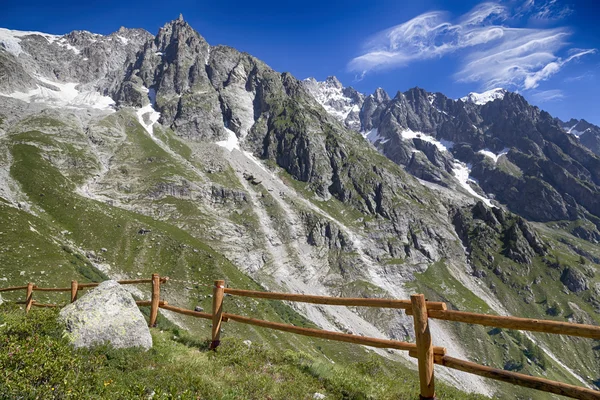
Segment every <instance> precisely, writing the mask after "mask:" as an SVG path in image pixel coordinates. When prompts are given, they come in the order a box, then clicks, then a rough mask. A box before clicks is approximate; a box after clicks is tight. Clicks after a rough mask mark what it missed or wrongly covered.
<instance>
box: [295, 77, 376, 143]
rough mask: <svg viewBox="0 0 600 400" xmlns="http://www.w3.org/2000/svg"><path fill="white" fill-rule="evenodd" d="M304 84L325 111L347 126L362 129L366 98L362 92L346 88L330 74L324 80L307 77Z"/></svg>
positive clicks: (357, 129)
mask: <svg viewBox="0 0 600 400" xmlns="http://www.w3.org/2000/svg"><path fill="white" fill-rule="evenodd" d="M303 84H304V87H305V88H306V89H307V90H308V92H309V93H310V94H311V95H312V96H313V97H314V98H315V100H316V101H317V102H318V103H319V104H321V105H322V106H323V108H324V109H325V111H327V112H328V113H329V114H330V115H332V116H333V117H335V118H336V119H337V120H338V121H340V122H342V123H343V124H345V125H346V127H348V128H350V129H353V130H356V131H359V130H360V117H359V113H360V109H361V107H362V104H363V101H364V99H365V96H364V95H363V94H362V93H359V92H357V91H356V90H354V89H353V88H351V87H347V88H345V87H344V86H343V85H342V83H341V82H340V81H339V80H338V79H337V78H336V77H335V76H330V77H328V78H327V79H326V80H324V81H322V82H319V81H317V80H316V79H315V78H307V79H305V80H304V81H303Z"/></svg>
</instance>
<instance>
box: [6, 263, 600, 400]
mask: <svg viewBox="0 0 600 400" xmlns="http://www.w3.org/2000/svg"><path fill="white" fill-rule="evenodd" d="M168 281H169V278H168V277H160V276H159V275H158V274H152V279H131V280H121V281H118V282H119V283H120V284H123V285H127V284H142V283H151V284H152V296H151V300H138V301H136V304H137V305H138V306H139V307H146V306H150V318H149V320H150V321H149V326H151V327H153V326H156V319H157V316H158V309H159V308H160V309H163V310H166V311H170V312H174V313H178V314H182V315H187V316H191V317H195V318H203V319H209V320H212V328H211V330H212V342H211V346H210V348H211V349H215V348H216V347H218V346H219V343H220V335H221V323H222V322H228V321H233V322H238V323H242V324H248V325H253V326H259V327H263V328H267V329H274V330H278V331H284V332H289V333H294V334H298V335H303V336H310V337H317V338H322V339H328V340H335V341H340V342H347V343H354V344H359V345H364V346H370V347H377V348H389V349H396V350H402V351H408V355H409V356H410V357H414V358H416V359H417V361H418V367H419V382H420V393H421V396H420V398H421V399H433V398H435V380H434V364H437V365H441V366H444V367H446V368H451V369H455V370H459V371H463V372H466V373H469V374H474V375H479V376H482V377H486V378H490V379H494V380H498V381H502V382H507V383H510V384H513V385H518V386H523V387H527V388H532V389H537V390H541V391H544V392H549V393H553V394H557V395H562V396H567V397H572V398H576V399H586V400H587V399H595V400H600V391H597V390H593V389H588V388H584V387H579V386H574V385H570V384H566V383H561V382H556V381H551V380H548V379H544V378H538V377H533V376H529V375H525V374H520V373H517V372H511V371H506V370H502V369H496V368H492V367H488V366H485V365H480V364H476V363H473V362H470V361H466V360H460V359H457V358H453V357H450V356H449V355H446V348H444V347H438V346H433V341H432V335H431V331H430V329H429V319H431V318H433V319H439V320H445V321H455V322H461V323H468V324H477V325H483V326H492V327H497V328H506V329H517V330H525V331H532V332H545V333H553V334H561V335H569V336H578V337H584V338H590V339H596V340H600V327H599V326H595V325H584V324H572V323H569V322H560V321H550V320H542V319H530V318H518V317H511V316H499V315H488V314H477V313H471V312H464V311H456V310H448V309H447V306H446V303H444V302H434V301H426V300H425V297H424V296H423V295H422V294H420V295H412V296H411V299H410V300H398V299H381V298H347V297H330V296H317V295H305V294H295V293H276V292H261V291H256V290H243V289H233V288H227V287H225V281H223V280H218V281H215V282H214V287H213V295H212V298H213V304H212V313H206V312H201V311H194V310H188V309H185V308H180V307H176V306H173V305H171V304H169V303H168V302H166V301H164V300H161V299H160V287H161V284H164V283H167V282H168ZM98 285H99V283H78V282H77V281H72V282H71V287H70V288H43V287H37V286H36V285H34V284H33V283H29V284H28V285H26V286H13V287H7V288H0V292H10V291H19V290H25V291H26V300H25V301H17V302H16V303H17V304H24V305H25V309H26V312H29V310H30V309H31V307H63V305H60V304H43V303H38V302H37V301H35V300H33V292H71V302H74V301H76V300H77V294H78V292H79V291H81V290H82V289H87V288H94V287H96V286H98ZM225 294H228V295H233V296H243V297H250V298H257V299H271V300H284V301H292V302H302V303H310V304H324V305H333V306H347V307H378V308H388V309H403V310H405V312H406V314H407V315H412V316H413V323H414V327H415V335H416V343H408V342H402V341H397V340H389V339H380V338H373V337H365V336H360V335H353V334H348V333H340V332H333V331H326V330H322V329H315V328H304V327H299V326H295V325H290V324H284V323H279V322H272V321H265V320H261V319H256V318H251V317H246V316H242V315H236V314H230V313H226V312H224V311H223V298H224V295H225Z"/></svg>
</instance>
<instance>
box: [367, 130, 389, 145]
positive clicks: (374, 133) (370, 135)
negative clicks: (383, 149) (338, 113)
mask: <svg viewBox="0 0 600 400" xmlns="http://www.w3.org/2000/svg"><path fill="white" fill-rule="evenodd" d="M362 135H363V136H364V137H365V139H367V140H368V141H369V142H371V143H373V144H375V143H376V142H377V141H380V142H379V144H384V143H386V142H388V141H389V139H385V138H384V137H382V136H379V131H378V130H377V128H374V129H371V130H370V131H369V132H362Z"/></svg>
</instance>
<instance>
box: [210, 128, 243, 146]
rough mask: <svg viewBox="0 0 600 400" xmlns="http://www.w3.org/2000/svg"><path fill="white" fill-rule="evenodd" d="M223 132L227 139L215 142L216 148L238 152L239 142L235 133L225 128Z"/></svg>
mask: <svg viewBox="0 0 600 400" xmlns="http://www.w3.org/2000/svg"><path fill="white" fill-rule="evenodd" d="M225 132H226V133H227V139H225V140H221V141H220V142H217V143H216V144H217V146H221V147H224V148H226V149H227V150H229V151H233V149H238V150H239V149H240V142H239V140H238V137H237V135H236V134H235V132H234V131H232V130H231V129H228V128H225Z"/></svg>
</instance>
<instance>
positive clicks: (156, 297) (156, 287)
mask: <svg viewBox="0 0 600 400" xmlns="http://www.w3.org/2000/svg"><path fill="white" fill-rule="evenodd" d="M159 302H160V275H158V274H152V303H151V304H150V324H149V326H150V327H155V326H156V317H158V303H159Z"/></svg>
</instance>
